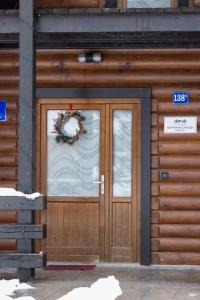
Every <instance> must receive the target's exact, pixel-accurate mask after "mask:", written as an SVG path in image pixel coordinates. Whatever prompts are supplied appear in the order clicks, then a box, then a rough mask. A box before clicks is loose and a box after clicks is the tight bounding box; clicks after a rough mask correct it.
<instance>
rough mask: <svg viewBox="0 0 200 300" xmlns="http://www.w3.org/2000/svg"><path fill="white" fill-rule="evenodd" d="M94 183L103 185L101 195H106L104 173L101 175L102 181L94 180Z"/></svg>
mask: <svg viewBox="0 0 200 300" xmlns="http://www.w3.org/2000/svg"><path fill="white" fill-rule="evenodd" d="M92 183H93V184H100V185H101V195H104V175H101V181H93V182H92Z"/></svg>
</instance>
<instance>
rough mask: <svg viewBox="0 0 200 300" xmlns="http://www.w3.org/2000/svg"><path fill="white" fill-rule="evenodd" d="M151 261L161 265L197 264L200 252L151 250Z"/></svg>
mask: <svg viewBox="0 0 200 300" xmlns="http://www.w3.org/2000/svg"><path fill="white" fill-rule="evenodd" d="M152 263H153V264H163V265H199V264H200V253H195V252H190V253H187V252H178V253H177V252H152Z"/></svg>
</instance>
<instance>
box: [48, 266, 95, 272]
mask: <svg viewBox="0 0 200 300" xmlns="http://www.w3.org/2000/svg"><path fill="white" fill-rule="evenodd" d="M95 267H96V265H48V266H47V267H45V268H44V270H47V271H65V270H73V271H76V270H80V271H91V270H94V268H95Z"/></svg>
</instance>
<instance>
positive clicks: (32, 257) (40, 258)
mask: <svg viewBox="0 0 200 300" xmlns="http://www.w3.org/2000/svg"><path fill="white" fill-rule="evenodd" d="M45 263H46V257H45V255H43V254H28V253H0V267H4V268H25V269H26V268H42V267H44V266H45Z"/></svg>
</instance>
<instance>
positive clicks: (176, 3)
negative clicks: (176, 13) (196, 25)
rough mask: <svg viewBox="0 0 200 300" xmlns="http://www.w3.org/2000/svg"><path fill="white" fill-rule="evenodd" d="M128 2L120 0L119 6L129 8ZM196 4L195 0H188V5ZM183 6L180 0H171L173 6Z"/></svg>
mask: <svg viewBox="0 0 200 300" xmlns="http://www.w3.org/2000/svg"><path fill="white" fill-rule="evenodd" d="M127 2H128V0H118V8H120V9H127ZM193 6H194V0H188V7H193ZM178 7H181V6H180V5H179V0H171V8H178Z"/></svg>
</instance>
